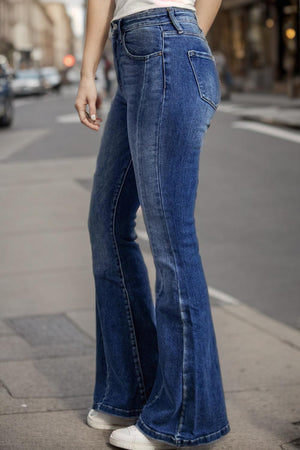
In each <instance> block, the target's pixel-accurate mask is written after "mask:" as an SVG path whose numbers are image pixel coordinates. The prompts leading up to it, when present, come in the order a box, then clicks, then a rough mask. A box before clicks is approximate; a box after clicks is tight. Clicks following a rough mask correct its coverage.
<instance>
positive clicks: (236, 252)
mask: <svg viewBox="0 0 300 450" xmlns="http://www.w3.org/2000/svg"><path fill="white" fill-rule="evenodd" d="M75 94H76V89H73V90H72V89H69V90H68V91H65V92H64V93H63V95H61V96H56V95H51V96H45V97H43V98H26V99H16V102H15V104H16V115H15V122H14V125H13V127H12V128H11V129H10V130H0V147H1V153H0V164H5V163H7V162H10V163H11V162H13V163H16V164H22V163H24V162H28V161H38V160H41V159H43V160H45V159H49V160H57V164H58V165H59V161H60V160H61V159H65V158H82V157H87V156H90V157H96V155H97V152H98V148H99V144H100V140H101V133H102V129H103V126H104V122H103V123H102V125H101V127H100V131H99V132H94V131H92V130H89V129H87V128H86V127H84V126H83V125H82V124H80V122H79V121H78V118H77V113H76V111H75V109H74V101H75ZM228 105H229V106H230V105H231V103H230V102H225V101H224V102H222V104H221V105H220V107H219V109H218V111H217V112H216V114H215V116H214V118H213V121H212V123H211V126H210V128H209V130H208V132H207V135H206V137H205V141H204V145H203V147H202V149H201V157H200V175H199V190H198V196H197V206H196V211H195V217H196V224H197V230H198V237H199V244H200V252H201V257H202V260H203V264H204V268H205V273H206V277H207V282H208V284H209V286H210V287H212V288H214V289H217V290H218V291H220V292H222V293H226V294H229V295H230V296H233V297H235V298H237V299H239V300H240V301H241V302H244V303H246V304H248V305H250V306H253V307H255V308H257V309H258V310H260V311H262V312H264V313H265V314H267V315H269V316H271V317H274V318H276V319H277V320H280V321H282V322H285V323H287V324H289V325H292V326H294V327H296V328H298V329H300V302H299V290H300V289H299V288H300V277H299V266H300V264H299V263H300V261H299V238H300V236H299V234H300V227H299V224H300V209H299V180H300V173H299V172H300V164H299V162H300V150H299V144H298V143H297V142H294V141H292V140H290V139H289V138H288V135H287V136H286V137H278V136H273V135H272V134H268V133H267V134H266V133H263V132H257V131H255V130H254V129H247V128H243V127H240V122H239V121H240V119H239V117H238V116H236V115H235V113H234V108H232V109H230V108H228ZM108 108H109V102H108V101H107V102H104V105H103V113H102V116H103V118H105V116H106V113H107V111H108ZM245 108H247V105H245ZM274 129H275V127H274ZM293 133H295V131H293ZM299 136H300V133H299ZM91 176H92V174H91ZM76 181H77V182H78V183H79V184H80V185H81V186H82V188H83V189H90V188H91V179H78V180H76ZM2 214H3V212H2ZM137 226H138V234H139V236H140V240H141V245H142V246H143V248H144V249H145V250H146V251H149V243H148V241H147V234H146V232H145V229H144V227H143V223H141V221H139V222H138V225H137Z"/></svg>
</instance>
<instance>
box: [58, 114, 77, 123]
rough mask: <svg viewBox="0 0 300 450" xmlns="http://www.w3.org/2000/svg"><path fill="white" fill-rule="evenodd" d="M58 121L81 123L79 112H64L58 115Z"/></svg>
mask: <svg viewBox="0 0 300 450" xmlns="http://www.w3.org/2000/svg"><path fill="white" fill-rule="evenodd" d="M56 122H58V123H80V120H79V116H78V113H72V114H63V115H61V116H57V117H56Z"/></svg>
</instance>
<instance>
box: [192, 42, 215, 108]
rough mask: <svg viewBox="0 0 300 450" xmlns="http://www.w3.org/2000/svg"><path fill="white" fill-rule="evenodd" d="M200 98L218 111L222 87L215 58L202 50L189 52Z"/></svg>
mask: <svg viewBox="0 0 300 450" xmlns="http://www.w3.org/2000/svg"><path fill="white" fill-rule="evenodd" d="M188 58H189V61H190V64H191V68H192V70H193V73H194V77H195V81H196V83H197V87H198V91H199V94H200V97H201V98H202V99H203V100H204V101H206V102H207V103H209V104H210V105H211V106H212V107H213V108H214V109H217V107H218V105H219V103H220V101H221V86H220V79H219V73H218V69H217V66H216V63H215V59H214V56H213V55H212V54H210V53H206V52H201V51H200V50H188Z"/></svg>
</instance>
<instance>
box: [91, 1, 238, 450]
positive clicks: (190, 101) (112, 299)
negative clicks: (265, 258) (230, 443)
mask: <svg viewBox="0 0 300 450" xmlns="http://www.w3.org/2000/svg"><path fill="white" fill-rule="evenodd" d="M109 39H111V43H112V48H113V56H114V66H115V70H116V75H117V81H118V84H117V90H116V93H115V95H114V97H113V99H112V102H111V105H110V109H109V112H108V116H107V120H106V122H105V124H104V129H103V135H102V138H101V144H100V149H99V153H98V155H97V162H96V170H95V173H94V177H93V188H92V194H91V200H90V209H89V217H88V229H89V235H90V242H91V251H92V261H93V275H94V280H95V297H96V335H97V352H96V381H95V389H94V399H93V408H94V409H96V410H98V411H104V412H106V413H110V414H112V415H116V416H123V417H133V418H136V426H137V427H138V428H139V429H140V431H142V432H143V433H144V434H145V435H146V436H148V437H150V438H153V439H157V440H159V441H162V442H165V443H168V444H170V445H171V446H172V445H173V446H174V447H177V448H179V447H183V446H194V445H199V444H202V443H208V442H211V441H214V440H216V439H218V438H220V437H221V436H223V435H225V434H227V433H228V432H229V431H230V426H229V423H228V419H227V414H226V407H225V398H224V392H223V386H222V378H221V371H220V365H219V358H218V350H217V344H216V337H215V332H214V325H213V321H212V315H211V309H210V302H209V295H208V289H207V283H206V278H205V274H204V270H203V266H202V261H201V256H200V253H199V244H198V239H197V234H196V228H195V218H194V208H195V201H196V193H197V185H198V173H199V157H200V152H201V148H202V144H203V138H204V136H205V133H206V131H207V129H208V127H209V125H210V121H211V119H212V117H213V115H214V113H215V111H216V109H217V107H218V105H219V103H220V84H219V77H218V73H217V69H216V64H215V59H214V56H213V54H212V51H211V49H210V47H209V45H208V42H207V40H206V37H205V35H204V33H203V31H202V30H201V28H200V27H199V25H198V22H197V16H196V14H195V13H194V12H193V11H192V10H189V9H187V8H179V7H158V8H151V9H147V10H145V11H141V12H138V13H134V14H130V15H127V16H125V17H122V18H120V19H115V20H112V21H111V23H110V33H109ZM139 206H141V210H142V214H143V219H144V223H145V227H146V230H147V233H148V236H149V243H150V247H151V253H152V256H153V261H154V265H155V270H156V281H155V299H154V300H153V298H152V294H151V289H150V285H149V277H148V272H147V268H146V266H145V262H144V259H143V256H142V253H141V250H140V247H139V244H138V242H137V240H136V239H137V234H136V231H135V225H136V222H135V220H136V213H137V209H138V208H139Z"/></svg>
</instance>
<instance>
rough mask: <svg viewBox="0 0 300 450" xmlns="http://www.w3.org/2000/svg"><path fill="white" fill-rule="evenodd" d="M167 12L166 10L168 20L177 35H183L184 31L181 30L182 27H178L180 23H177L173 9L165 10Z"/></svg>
mask: <svg viewBox="0 0 300 450" xmlns="http://www.w3.org/2000/svg"><path fill="white" fill-rule="evenodd" d="M167 10H168V15H169V18H170V20H171V22H172V24H173V25H174V27H175V28H176V30H177V32H178V33H179V34H181V33H183V31H184V30H183V28H182V26H181V25H180V23H179V22H178V20H177V19H176V17H175V14H174V9H172V8H167Z"/></svg>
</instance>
